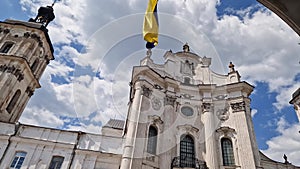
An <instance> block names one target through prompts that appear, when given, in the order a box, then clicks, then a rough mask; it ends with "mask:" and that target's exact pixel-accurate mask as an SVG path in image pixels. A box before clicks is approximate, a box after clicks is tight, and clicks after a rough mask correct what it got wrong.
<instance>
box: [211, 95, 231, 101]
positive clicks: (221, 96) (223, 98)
mask: <svg viewBox="0 0 300 169" xmlns="http://www.w3.org/2000/svg"><path fill="white" fill-rule="evenodd" d="M227 98H228V95H227V94H224V95H218V96H216V97H214V100H225V99H227Z"/></svg>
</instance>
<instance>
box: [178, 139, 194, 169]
mask: <svg viewBox="0 0 300 169" xmlns="http://www.w3.org/2000/svg"><path fill="white" fill-rule="evenodd" d="M180 167H195V147H194V140H193V138H192V137H191V136H189V135H185V136H184V137H182V139H181V141H180Z"/></svg>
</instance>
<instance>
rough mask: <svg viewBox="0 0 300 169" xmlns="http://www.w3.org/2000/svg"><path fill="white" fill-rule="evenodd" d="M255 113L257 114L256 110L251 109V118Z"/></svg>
mask: <svg viewBox="0 0 300 169" xmlns="http://www.w3.org/2000/svg"><path fill="white" fill-rule="evenodd" d="M257 113H258V110H257V109H252V110H251V117H252V118H253V117H254V116H255V115H256V114H257Z"/></svg>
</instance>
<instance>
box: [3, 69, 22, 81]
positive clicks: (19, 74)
mask: <svg viewBox="0 0 300 169" xmlns="http://www.w3.org/2000/svg"><path fill="white" fill-rule="evenodd" d="M0 72H6V73H11V74H13V75H14V76H15V77H16V78H17V79H18V81H19V82H20V81H22V80H23V79H24V74H23V73H22V71H21V70H20V69H18V68H16V67H15V66H7V65H0Z"/></svg>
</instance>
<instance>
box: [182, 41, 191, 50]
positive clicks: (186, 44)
mask: <svg viewBox="0 0 300 169" xmlns="http://www.w3.org/2000/svg"><path fill="white" fill-rule="evenodd" d="M183 51H184V52H189V51H190V46H189V45H188V43H185V45H183Z"/></svg>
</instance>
